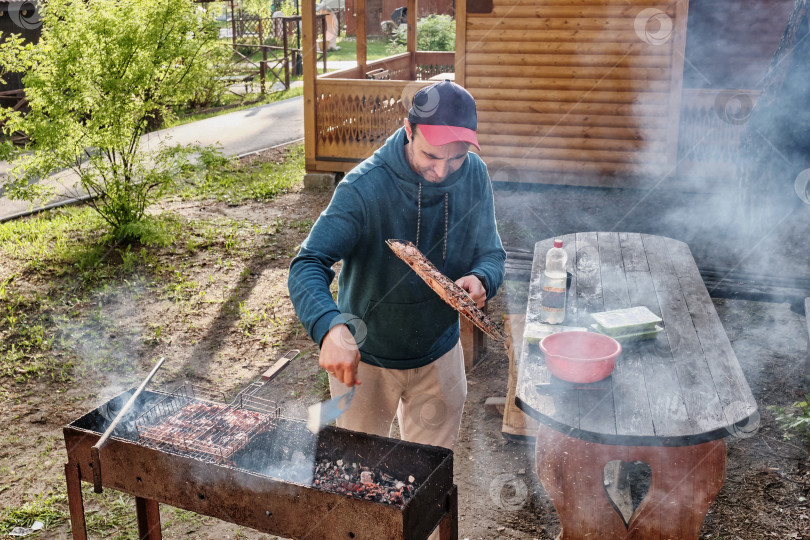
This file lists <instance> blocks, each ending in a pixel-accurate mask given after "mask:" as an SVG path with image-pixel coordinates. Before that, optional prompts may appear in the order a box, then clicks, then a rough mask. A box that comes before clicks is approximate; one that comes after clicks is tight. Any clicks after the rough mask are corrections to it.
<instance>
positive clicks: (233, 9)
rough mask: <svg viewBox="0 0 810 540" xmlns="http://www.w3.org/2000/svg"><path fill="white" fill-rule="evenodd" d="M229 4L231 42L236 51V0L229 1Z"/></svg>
mask: <svg viewBox="0 0 810 540" xmlns="http://www.w3.org/2000/svg"><path fill="white" fill-rule="evenodd" d="M230 4H231V40H232V41H233V48H234V50H236V0H230Z"/></svg>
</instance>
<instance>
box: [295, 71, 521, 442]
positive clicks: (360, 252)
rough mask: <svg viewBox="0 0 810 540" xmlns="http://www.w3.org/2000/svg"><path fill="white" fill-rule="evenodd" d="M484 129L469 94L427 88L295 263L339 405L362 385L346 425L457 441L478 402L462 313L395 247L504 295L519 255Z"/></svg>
mask: <svg viewBox="0 0 810 540" xmlns="http://www.w3.org/2000/svg"><path fill="white" fill-rule="evenodd" d="M477 123H478V121H477V114H476V109H475V102H474V100H473V98H472V96H471V95H470V94H469V93H468V92H467V91H466V90H464V89H463V88H462V87H461V86H459V85H457V84H455V83H453V82H450V81H444V82H441V83H438V84H434V85H431V86H428V87H426V88H423V89H421V90H420V91H419V92H417V93H416V95H415V96H414V100H413V106H412V107H411V109H410V111H409V112H408V118H407V119H405V122H404V125H403V127H402V128H400V129H399V130H398V131H397V132H396V133H394V134H393V135H392V136H391V137H390V138H389V139H388V140H387V141H386V143H385V144H384V145H383V146H382V148H380V149H379V150H377V151H376V152H375V153H374V155H373V156H371V157H370V158H368V159H367V160H365V161H364V162H362V163H360V164H359V165H358V166H357V167H355V168H354V169H353V170H352V171H351V172H350V173H349V174H347V175H346V177H345V178H344V179H343V180H342V181H341V182H340V183H339V184H338V186H337V188H336V189H335V193H334V195H333V197H332V201H331V202H330V204H329V207H328V208H327V209H326V210H325V211H324V212H323V213H322V214H321V216H320V217H319V218H318V221H317V222H316V223H315V225H314V226H313V228H312V231H311V232H310V235H309V237H308V238H307V239H306V240H305V241H304V243H303V245H302V246H301V251H300V252H299V254H298V256H297V257H296V258H295V259H293V261H292V263H291V265H290V276H289V281H288V286H289V289H290V298H291V299H292V302H293V305H294V306H295V310H296V312H297V314H298V317H299V319H300V320H301V322H302V323H303V325H304V327H305V328H306V330H307V332H308V333H309V335H310V337H312V339H313V340H314V341H315V342H316V343H318V344H319V345H320V347H321V353H320V359H319V364H320V366H321V367H323V368H324V369H325V370H326V371H327V372H329V386H330V390H331V392H332V395H333V396H335V395H340V394H342V393H344V392H346V391H348V389H349V387H351V386H354V385H355V384H358V385H359V386H358V387H357V388H356V390H355V394H354V398H353V401H352V403H351V406H350V407H349V409H348V410H347V411H346V412H345V413H344V414H343V415H342V416H341V417H340V418H339V419H338V425H339V426H340V427H344V428H347V429H352V430H355V431H363V432H366V433H372V434H376V435H383V436H388V435H389V430H390V428H391V424H392V422H393V418H394V415H395V414H396V415H397V418H398V422H399V426H400V432H401V435H402V438H403V439H405V440H408V441H412V442H417V443H421V444H432V445H436V446H443V447H446V448H450V449H452V448H453V445H454V444H455V441H456V438H457V437H458V430H459V426H460V425H461V413H462V410H463V408H464V400H465V398H466V395H467V381H466V376H465V373H464V358H463V355H462V352H461V345H460V342H459V320H458V313H457V312H456V311H455V310H453V309H452V308H451V307H449V306H448V305H447V304H445V303H444V302H443V301H442V300H441V298H440V297H439V296H438V295H437V294H436V293H435V292H433V291H432V290H431V289H430V288H429V287H428V286H427V284H425V283H424V282H423V281H422V280H421V279H420V278H419V277H418V276H417V275H416V274H415V273H414V272H413V271H412V270H411V268H410V267H409V266H408V265H407V264H405V263H404V262H403V261H401V260H400V259H398V258H397V257H396V255H394V253H393V252H392V251H391V250H390V248H389V247H388V246H387V245H386V243H385V241H386V240H387V239H391V238H395V239H401V240H409V241H411V242H413V243H414V244H415V245H416V246H417V248H419V250H420V251H422V253H424V254H425V256H427V257H428V258H429V259H430V260H431V261H432V262H433V263H434V264H435V265H436V267H437V268H438V269H439V270H440V271H441V272H442V273H443V274H445V275H446V276H448V277H449V278H451V279H453V280H455V282H456V284H458V285H459V286H460V287H462V288H463V289H465V290H466V291H467V292H468V293H469V294H470V296H471V297H472V299H473V300H474V301H475V302H476V303H477V304H478V305H479V306H483V304H484V302H485V300H486V299H487V298H491V297H492V296H494V295H495V293H496V292H497V290H498V287H499V286H500V285H501V283H502V281H503V275H504V260H505V259H506V253H505V252H504V250H503V246H502V245H501V240H500V237H499V236H498V231H497V229H496V224H495V210H494V204H493V196H492V187H491V184H490V180H489V176H488V174H487V171H486V167H485V166H484V164H483V162H482V161H481V159H480V158H479V157H478V156H477V155H475V154H473V153H471V152H469V151H468V148H469V145H470V144H473V145H475V146H476V147H477V148H478V139H477V136H476V129H477ZM338 261H343V264H342V269H341V271H340V278H339V287H338V289H339V292H338V301H337V304H335V301H334V300H333V297H332V294H331V292H330V290H329V285H330V283H331V282H332V279H333V278H334V275H335V273H334V271H332V269H331V267H332V266H333V265H334V264H335V263H337V262H338ZM360 383H362V384H360Z"/></svg>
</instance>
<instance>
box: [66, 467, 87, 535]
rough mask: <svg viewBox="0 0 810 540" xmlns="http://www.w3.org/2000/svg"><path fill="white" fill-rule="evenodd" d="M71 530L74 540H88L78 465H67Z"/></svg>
mask: <svg viewBox="0 0 810 540" xmlns="http://www.w3.org/2000/svg"><path fill="white" fill-rule="evenodd" d="M65 482H66V483H67V496H68V509H69V510H70V528H71V531H72V532H73V540H87V524H86V523H85V521H84V501H83V499H82V479H81V476H80V475H79V465H78V464H77V463H70V462H68V463H65Z"/></svg>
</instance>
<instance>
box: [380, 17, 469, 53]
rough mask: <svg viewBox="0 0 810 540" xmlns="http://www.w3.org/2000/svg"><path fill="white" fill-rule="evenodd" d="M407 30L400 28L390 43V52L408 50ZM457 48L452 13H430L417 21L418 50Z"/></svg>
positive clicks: (454, 22)
mask: <svg viewBox="0 0 810 540" xmlns="http://www.w3.org/2000/svg"><path fill="white" fill-rule="evenodd" d="M407 45H408V37H407V30H406V29H405V28H400V29H399V30H397V33H396V35H395V36H394V38H393V39H392V40H391V42H390V43H389V44H388V53H389V54H398V53H401V52H405V51H406V50H407ZM455 48H456V21H455V19H453V18H452V17H451V16H450V15H428V16H427V17H424V18H422V19H419V20H418V21H417V22H416V50H418V51H453V50H455Z"/></svg>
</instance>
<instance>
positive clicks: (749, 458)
mask: <svg viewBox="0 0 810 540" xmlns="http://www.w3.org/2000/svg"><path fill="white" fill-rule="evenodd" d="M330 195H331V193H330V192H329V191H328V190H320V191H319V190H303V189H302V188H300V187H298V188H296V189H293V190H291V191H290V192H289V193H287V194H285V195H283V196H281V197H279V198H278V199H276V200H274V201H272V202H269V203H254V204H245V205H239V206H231V205H228V204H225V203H212V202H206V203H191V202H176V203H172V204H169V205H167V206H166V207H165V208H164V210H167V211H172V212H176V213H177V214H178V215H181V216H184V217H188V218H195V219H200V218H205V219H215V218H229V219H232V220H237V221H241V220H247V221H248V222H250V223H255V224H257V225H260V226H261V225H267V224H271V223H274V222H278V221H279V220H284V221H285V222H286V223H288V224H289V223H292V222H294V223H301V222H306V220H314V219H316V218H317V216H318V214H319V213H320V211H321V210H322V209H323V208H324V207H325V205H326V204H327V202H328V200H329V198H330ZM305 233H306V232H305V230H304V228H303V227H298V228H296V227H287V228H283V230H282V228H280V229H279V230H278V231H276V232H275V233H274V234H273V235H272V237H271V236H270V235H268V236H267V237H266V238H265V240H266V245H265V247H267V248H268V249H265V250H260V251H257V254H256V255H255V256H254V257H253V258H251V259H248V260H247V262H246V263H245V264H244V267H242V268H227V267H223V266H222V265H221V264H217V262H216V261H215V260H212V259H211V258H210V257H208V256H206V253H205V252H204V251H203V252H200V254H199V255H198V256H197V257H196V258H194V259H193V260H189V261H186V264H185V265H184V267H183V268H184V270H183V271H184V272H186V273H187V279H188V280H189V281H194V282H196V283H199V284H205V283H214V282H216V283H218V284H220V285H222V284H223V283H224V284H225V285H226V286H227V287H226V288H227V289H228V290H230V291H231V296H230V297H229V298H228V300H227V301H226V302H220V303H216V302H210V303H206V302H200V303H197V304H190V303H181V302H178V301H177V300H176V299H172V298H167V297H158V296H156V295H154V294H153V293H151V292H150V291H138V290H135V289H134V288H132V287H130V288H124V287H122V288H120V289H119V290H112V291H108V292H107V293H106V295H105V296H104V305H103V310H104V314H105V316H108V317H111V318H113V319H114V320H115V321H116V324H115V325H114V328H107V329H106V330H105V331H104V333H103V334H100V333H98V332H95V333H93V332H90V331H89V330H88V328H86V327H81V325H79V323H76V325H77V326H76V327H73V328H62V329H61V331H63V332H67V333H72V335H74V336H94V337H93V338H92V339H91V338H90V337H87V339H86V340H85V342H84V346H85V347H86V350H85V352H86V356H87V357H88V358H90V357H91V356H92V355H93V351H96V350H100V349H104V350H106V351H108V352H109V351H112V354H115V355H119V356H120V359H121V362H123V363H128V364H129V365H130V366H131V370H130V372H129V373H128V374H127V375H125V376H121V377H120V378H119V379H117V380H116V379H113V378H112V377H111V376H109V375H107V374H98V373H95V372H93V371H92V369H93V368H92V364H91V363H90V362H89V361H88V364H87V366H86V367H85V368H86V369H84V370H83V369H82V366H76V367H75V371H76V374H77V375H76V377H75V378H74V380H73V381H70V382H52V381H50V380H41V381H39V382H38V383H36V384H33V385H31V384H28V385H24V386H23V385H19V384H17V383H14V382H11V381H9V380H5V381H4V382H3V383H2V387H0V398H2V404H1V405H0V425H4V426H11V427H10V429H9V430H8V432H7V434H6V435H4V436H3V438H2V445H0V508H12V507H19V506H20V505H22V504H24V503H26V502H28V501H30V499H31V498H33V497H34V495H33V494H36V493H38V492H40V491H43V490H45V489H46V488H47V487H48V486H49V485H50V486H53V485H58V486H62V485H63V480H62V465H63V463H64V462H65V450H64V444H63V441H62V436H61V428H62V426H63V425H65V424H67V423H69V422H71V421H72V420H75V419H76V418H78V417H79V416H81V415H82V414H84V413H85V412H87V411H89V410H91V409H93V408H95V407H96V406H98V405H99V404H101V403H103V402H104V401H106V400H107V399H109V398H110V397H112V396H114V395H116V394H118V393H120V392H121V391H122V390H124V389H126V388H130V387H132V386H136V385H137V384H138V382H139V381H140V380H141V379H142V378H143V376H145V374H146V373H148V371H149V369H150V368H151V363H150V361H149V360H150V359H152V358H157V357H160V356H165V357H166V358H167V361H166V363H165V364H164V367H163V368H162V369H161V371H159V372H158V375H157V376H156V377H155V379H154V381H153V383H152V385H151V386H150V388H154V389H171V388H173V387H174V386H176V385H177V384H178V383H179V382H182V381H183V380H191V381H193V382H195V383H198V384H207V385H211V386H216V387H221V388H224V389H226V390H228V391H235V390H238V389H239V388H243V387H244V386H246V385H247V384H249V383H250V382H251V381H253V380H255V378H256V377H257V375H258V374H260V373H261V372H262V371H263V370H264V369H265V368H266V367H268V366H269V365H270V364H272V363H273V361H274V360H275V359H276V358H278V357H280V356H281V355H282V354H283V353H284V352H286V351H287V350H289V349H292V348H298V349H301V350H302V351H304V352H305V355H304V356H303V357H302V358H299V359H298V360H296V361H295V362H294V363H293V364H292V365H291V366H290V367H289V368H287V369H286V370H285V371H284V372H282V374H281V375H280V376H279V377H278V378H277V379H276V380H275V381H273V382H272V383H271V384H270V385H269V386H268V387H266V388H265V389H264V391H263V393H262V394H261V395H262V396H263V397H267V398H269V399H275V400H277V401H278V402H279V404H280V406H281V413H282V415H284V416H287V417H290V418H301V419H303V418H305V417H306V407H307V406H308V405H310V404H312V403H315V402H317V401H318V400H319V399H320V398H319V396H318V394H317V393H316V392H315V391H314V388H315V386H316V383H317V380H318V371H319V370H318V367H317V349H316V347H315V346H314V345H313V344H312V343H311V342H310V341H309V339H308V337H307V336H306V334H305V333H304V332H303V329H302V328H301V326H300V324H299V323H298V322H297V320H296V319H295V315H294V312H293V310H292V307H291V304H290V302H289V297H288V296H287V290H286V276H287V265H288V264H289V260H290V256H291V254H293V253H294V251H295V248H296V246H298V245H299V244H300V242H301V241H302V239H303V238H304V236H305ZM167 256H168V255H167ZM0 264H2V263H0ZM36 285H37V284H36V283H32V286H36ZM525 287H526V284H524V283H520V282H509V283H507V284H505V286H504V288H503V289H502V291H501V292H500V293H499V295H498V296H497V297H496V298H495V299H494V300H493V301H491V302H490V305H489V308H488V310H489V311H488V313H489V314H490V316H491V317H492V318H493V319H494V320H496V321H499V322H502V320H503V315H504V314H506V313H520V312H521V309H525ZM521 292H522V293H523V295H524V299H523V300H522V301H521ZM715 305H716V308H717V310H718V313H719V315H720V318H721V320H722V321H723V324H724V326H725V328H726V331H727V333H728V335H729V337H730V339H731V343H732V346H733V347H734V350H735V352H736V353H737V356H738V358H739V360H740V362H741V364H742V366H743V369H744V371H745V373H746V376H747V377H748V380H749V384H750V385H751V387H752V390H753V392H754V395H755V397H756V399H757V401H758V403H759V405H760V412H761V416H762V423H761V427H760V428H759V430H758V431H757V432H756V433H753V434H752V435H751V436H749V437H743V438H739V439H730V440H728V441H727V444H728V461H727V474H726V481H725V484H724V486H723V488H722V490H721V492H720V494H719V496H718V497H717V499H716V500H715V502H714V504H713V505H712V507H711V509H710V512H709V514H708V515H707V517H706V520H705V522H704V524H703V528H702V531H701V538H712V539H730V540H731V539H740V540H749V539H760V538H763V539H764V538H780V539H785V538H797V539H810V503H808V498H810V466H809V465H808V450H807V441H806V440H802V439H800V438H796V437H793V438H792V439H785V438H784V437H783V432H782V431H781V430H780V429H779V428H778V427H777V426H776V424H775V421H774V416H773V413H772V411H771V409H770V407H771V406H775V405H781V406H788V405H790V404H791V403H793V402H794V401H797V400H799V399H801V398H802V396H803V395H804V392H805V389H806V386H805V380H804V375H805V372H804V369H805V366H804V362H805V358H806V357H807V355H808V354H809V353H808V347H807V341H808V337H807V331H806V326H805V324H804V315H803V314H799V313H796V312H794V311H791V309H790V306H789V305H788V304H766V303H761V302H750V301H743V300H725V299H717V300H715ZM85 307H86V306H85ZM100 309H101V308H100ZM238 309H250V310H253V312H258V311H260V310H261V311H263V312H264V313H265V317H264V318H263V319H261V320H260V321H259V322H258V323H257V324H256V326H255V327H254V328H253V331H252V332H247V333H246V332H244V331H240V327H239V324H240V319H239V317H238ZM157 321H159V323H160V332H159V336H156V335H155V334H156V331H155V324H156V322H157ZM87 324H90V323H89V322H88V323H87ZM263 327H264V328H272V330H273V331H272V332H263V331H262V328H263ZM774 328H778V329H779V331H778V332H775V331H774ZM145 335H149V336H152V338H153V339H150V340H145V339H144V336H145ZM78 341H81V340H78ZM507 369H508V359H507V356H506V352H505V350H504V349H503V347H502V345H499V344H495V343H493V342H491V341H487V342H486V348H485V350H484V353H483V355H482V357H481V358H480V359H479V360H478V362H477V363H476V364H475V365H474V367H473V368H472V369H471V371H470V372H469V373H468V388H469V394H468V400H467V405H466V409H465V414H464V419H463V424H462V433H461V436H460V439H459V442H458V445H457V448H456V451H455V455H454V482H455V483H456V484H457V485H458V490H459V491H458V493H459V538H466V539H470V540H473V539H489V538H515V539H553V538H555V537H556V535H557V534H558V533H559V531H560V526H559V521H558V519H557V516H556V513H555V511H554V507H553V505H552V504H551V502H550V501H549V499H548V496H547V495H546V493H545V491H544V489H543V487H542V486H541V485H540V484H539V482H538V480H537V477H536V475H535V472H534V464H533V460H534V457H533V452H534V445H533V441H531V440H518V439H515V438H510V437H507V436H505V435H504V434H503V433H502V431H501V427H502V416H501V415H500V414H499V412H498V411H497V410H496V409H493V408H489V407H485V405H484V403H485V401H486V400H487V398H489V397H502V396H505V395H506V390H507V388H506V385H507ZM109 491H110V490H107V492H109ZM85 494H86V501H85V503H86V508H87V511H88V512H89V513H93V512H94V511H96V510H97V509H98V506H99V502H98V500H97V499H94V498H93V497H94V496H93V495H92V494H91V493H90V491H89V490H88V489H85ZM122 504H127V505H132V509H133V517H134V503H132V501H131V499H130V498H128V497H126V498H124V499H123V502H122ZM161 514H162V522H163V535H164V536H163V537H164V538H168V539H175V538H188V539H210V540H219V539H226V538H243V539H254V538H255V539H258V538H274V537H272V536H268V535H264V534H260V533H257V532H256V531H252V530H250V529H246V528H243V527H238V526H236V525H233V524H230V523H226V522H223V521H219V520H215V519H211V518H204V519H194V518H189V517H188V516H185V515H184V514H182V513H178V512H175V511H172V509H169V508H166V507H162V509H161ZM35 537H36V538H43V539H45V538H47V539H51V538H54V539H55V538H60V539H61V538H69V537H70V533H69V525H68V524H66V523H65V524H61V525H59V526H57V527H55V528H51V529H49V530H47V531H43V532H41V533H39V534H38V535H37V536H35Z"/></svg>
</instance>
